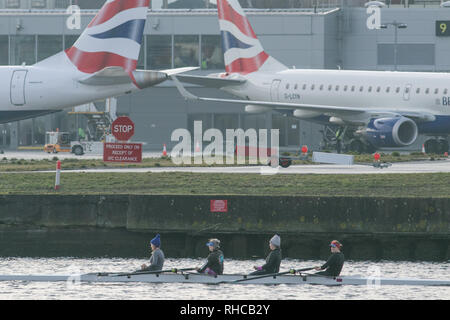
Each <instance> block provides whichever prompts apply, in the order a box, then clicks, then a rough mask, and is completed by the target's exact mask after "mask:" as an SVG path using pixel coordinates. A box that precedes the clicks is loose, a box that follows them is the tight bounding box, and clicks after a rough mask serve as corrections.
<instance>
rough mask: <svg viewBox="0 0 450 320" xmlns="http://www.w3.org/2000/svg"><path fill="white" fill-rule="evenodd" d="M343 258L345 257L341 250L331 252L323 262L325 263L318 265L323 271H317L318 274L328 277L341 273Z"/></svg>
mask: <svg viewBox="0 0 450 320" xmlns="http://www.w3.org/2000/svg"><path fill="white" fill-rule="evenodd" d="M344 260H345V257H344V254H343V253H342V252H335V253H333V254H332V255H331V256H330V257H329V258H328V260H327V262H325V264H324V265H323V266H321V267H320V269H322V270H325V271H322V272H318V274H321V275H324V276H330V277H337V276H338V275H339V274H340V273H341V270H342V267H343V266H344Z"/></svg>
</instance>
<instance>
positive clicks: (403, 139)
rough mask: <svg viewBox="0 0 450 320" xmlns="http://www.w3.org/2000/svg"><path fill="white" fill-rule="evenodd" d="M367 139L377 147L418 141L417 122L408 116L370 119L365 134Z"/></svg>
mask: <svg viewBox="0 0 450 320" xmlns="http://www.w3.org/2000/svg"><path fill="white" fill-rule="evenodd" d="M363 136H364V138H365V140H367V141H368V142H369V143H371V144H372V145H373V146H375V147H377V148H381V147H388V148H389V147H391V148H392V147H405V146H409V145H411V144H412V143H414V141H416V139H417V136H418V129H417V125H416V123H415V122H414V121H413V120H411V119H409V118H406V117H395V118H379V119H372V120H370V122H369V124H368V125H367V127H366V129H365V130H364V134H363Z"/></svg>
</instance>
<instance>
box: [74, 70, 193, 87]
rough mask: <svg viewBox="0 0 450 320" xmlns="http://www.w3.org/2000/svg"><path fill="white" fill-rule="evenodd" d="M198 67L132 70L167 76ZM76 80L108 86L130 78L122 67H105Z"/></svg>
mask: <svg viewBox="0 0 450 320" xmlns="http://www.w3.org/2000/svg"><path fill="white" fill-rule="evenodd" d="M197 69H198V67H186V68H177V69H168V70H161V71H153V70H135V71H133V72H137V73H141V74H148V75H150V74H152V73H159V74H161V73H162V74H166V75H167V76H172V75H176V74H179V73H183V72H188V71H192V70H197ZM78 82H80V83H82V84H85V85H91V86H110V85H120V84H127V83H131V78H130V76H129V75H128V73H127V72H125V70H124V69H123V68H122V67H106V68H104V69H102V70H100V71H98V72H96V73H94V74H92V75H89V76H87V77H85V78H82V79H80V80H78Z"/></svg>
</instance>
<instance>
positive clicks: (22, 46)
mask: <svg viewBox="0 0 450 320" xmlns="http://www.w3.org/2000/svg"><path fill="white" fill-rule="evenodd" d="M35 48H36V37H35V36H25V35H24V36H22V35H19V36H11V64H12V65H21V64H22V63H25V64H27V65H31V64H35V63H36V54H35Z"/></svg>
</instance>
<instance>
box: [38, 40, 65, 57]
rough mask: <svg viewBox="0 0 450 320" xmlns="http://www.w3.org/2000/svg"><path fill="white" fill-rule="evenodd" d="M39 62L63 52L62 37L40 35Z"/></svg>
mask: <svg viewBox="0 0 450 320" xmlns="http://www.w3.org/2000/svg"><path fill="white" fill-rule="evenodd" d="M37 49H38V50H37V54H38V57H37V59H38V61H41V60H44V59H45V58H48V57H50V56H52V55H54V54H56V53H58V52H60V51H61V50H63V38H62V36H47V35H38V39H37Z"/></svg>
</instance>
